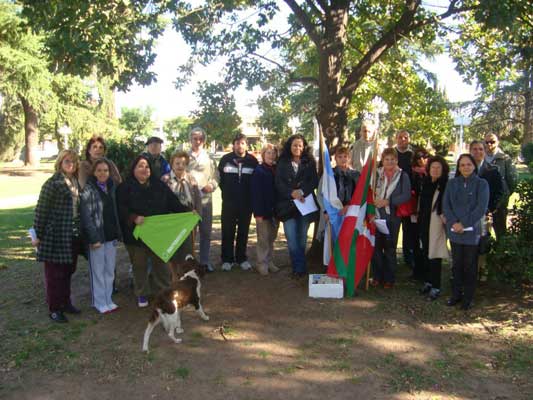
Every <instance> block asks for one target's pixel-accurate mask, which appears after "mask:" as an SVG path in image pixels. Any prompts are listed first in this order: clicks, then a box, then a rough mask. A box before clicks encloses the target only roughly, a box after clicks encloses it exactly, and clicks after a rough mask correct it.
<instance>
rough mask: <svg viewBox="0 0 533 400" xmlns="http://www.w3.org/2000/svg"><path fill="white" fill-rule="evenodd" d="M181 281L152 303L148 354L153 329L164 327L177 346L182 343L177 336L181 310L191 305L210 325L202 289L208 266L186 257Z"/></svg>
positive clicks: (145, 342) (145, 344) (145, 347)
mask: <svg viewBox="0 0 533 400" xmlns="http://www.w3.org/2000/svg"><path fill="white" fill-rule="evenodd" d="M179 268H180V272H182V273H183V275H182V276H181V278H179V279H178V280H176V281H174V282H172V284H171V286H170V288H168V289H164V290H162V291H161V292H159V293H158V294H157V296H156V297H155V300H154V303H153V311H152V315H151V316H150V319H149V321H148V326H147V327H146V330H145V331H144V339H143V347H142V349H143V351H145V352H148V342H149V340H150V335H151V334H152V331H153V330H154V328H155V327H156V326H157V325H159V323H161V322H162V323H163V327H164V328H165V331H166V332H167V334H168V336H169V337H170V339H171V340H172V341H173V342H174V343H181V339H180V338H177V337H176V334H180V333H183V332H184V331H183V329H182V327H181V318H180V313H179V310H180V309H182V308H184V307H186V306H188V305H192V306H194V308H195V309H196V312H197V313H198V315H199V316H200V318H202V319H203V320H204V321H209V317H208V316H207V315H206V313H205V312H204V310H203V308H202V304H201V303H200V299H201V292H200V289H201V287H202V284H201V281H200V278H201V277H203V276H204V275H205V271H206V266H205V265H200V264H199V263H198V261H196V260H195V259H194V258H193V257H192V256H190V255H189V256H187V257H186V258H185V262H183V263H180V266H179Z"/></svg>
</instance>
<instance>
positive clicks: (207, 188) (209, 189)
mask: <svg viewBox="0 0 533 400" xmlns="http://www.w3.org/2000/svg"><path fill="white" fill-rule="evenodd" d="M202 192H204V193H211V192H213V186H212V185H211V184H210V183H208V184H207V185H205V186H204V187H203V188H202Z"/></svg>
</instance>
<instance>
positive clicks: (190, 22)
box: [174, 0, 476, 142]
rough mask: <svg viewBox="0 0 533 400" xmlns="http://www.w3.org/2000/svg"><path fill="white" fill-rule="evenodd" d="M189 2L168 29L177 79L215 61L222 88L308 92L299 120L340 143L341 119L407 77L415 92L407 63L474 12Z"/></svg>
mask: <svg viewBox="0 0 533 400" xmlns="http://www.w3.org/2000/svg"><path fill="white" fill-rule="evenodd" d="M191 3H192V2H186V1H179V2H176V4H177V5H176V9H177V14H178V16H177V17H176V18H175V20H174V24H175V26H176V28H177V29H178V30H179V31H180V32H181V33H182V35H183V37H184V38H185V40H186V42H187V43H188V44H189V45H190V46H191V48H192V54H191V59H190V60H189V62H187V63H186V64H184V66H183V67H182V69H181V71H180V72H181V73H182V74H183V76H186V74H187V73H191V72H192V71H193V69H192V65H193V63H194V62H195V61H196V62H200V63H204V64H205V63H209V62H211V61H213V60H214V59H216V58H217V57H223V58H224V59H225V60H226V67H225V71H224V72H225V75H226V77H225V79H226V83H227V84H228V85H231V86H237V85H238V84H240V83H241V82H245V83H246V85H247V86H248V87H253V86H256V85H259V86H261V87H262V88H271V87H273V86H278V87H279V86H280V84H281V85H282V86H284V87H285V88H286V90H288V91H289V92H288V93H290V94H294V93H295V92H300V91H304V90H306V89H307V87H308V86H309V85H310V86H313V87H314V88H315V90H316V99H315V102H314V103H315V104H314V106H313V108H312V109H311V110H309V109H308V112H312V113H314V114H316V115H317V117H318V119H319V122H320V123H321V125H322V128H323V129H324V131H327V132H333V136H334V137H335V138H336V140H338V141H340V142H342V141H343V140H345V138H346V128H347V126H348V119H349V117H350V116H351V117H353V115H354V114H359V113H361V112H362V111H364V110H365V108H366V107H367V106H368V105H369V103H370V101H371V100H372V99H373V98H374V97H375V96H378V95H379V96H380V97H382V98H384V99H386V96H385V95H387V94H391V93H398V92H400V91H390V88H389V85H390V84H391V83H396V84H397V85H398V86H400V85H402V84H403V83H404V82H403V81H404V80H407V79H404V77H405V78H408V77H409V78H411V80H412V84H413V85H414V86H413V87H415V88H416V87H418V88H420V85H417V84H416V83H415V80H416V79H413V78H414V77H413V75H412V74H413V72H418V71H416V69H417V68H418V66H417V65H415V63H413V59H414V58H413V56H415V55H419V54H421V53H427V54H431V53H434V52H435V51H437V50H438V47H437V46H435V45H434V44H435V39H436V38H437V36H438V35H439V34H441V33H442V29H441V22H442V21H443V20H445V19H446V18H448V17H450V16H453V15H456V14H459V13H461V12H463V11H464V10H466V9H470V8H471V7H473V6H474V5H475V4H476V2H475V1H468V0H465V1H461V2H459V1H450V2H449V3H448V6H447V7H445V8H444V9H436V8H430V7H422V6H421V2H420V1H417V0H406V1H400V0H396V1H384V0H365V1H348V0H345V1H312V0H311V1H305V2H296V1H294V0H285V1H284V3H282V2H275V1H269V0H262V1H253V2H252V1H224V2H222V3H221V2H218V1H206V2H204V3H202V4H201V5H198V6H197V7H194V6H193V5H191ZM287 10H289V12H287ZM283 14H285V15H288V18H287V19H286V20H282V16H281V15H283ZM393 49H397V50H398V51H392V50H393ZM406 59H407V62H405V60H406ZM415 59H416V57H415ZM409 68H411V69H412V71H408V69H409ZM394 76H396V79H395V80H394ZM398 78H399V79H398ZM428 88H429V89H431V87H430V86H429V87H428ZM376 89H377V90H376ZM379 89H381V93H379ZM282 92H283V91H281V93H282ZM278 93H280V91H278ZM422 97H423V96H422ZM386 101H387V100H386ZM403 101H404V103H409V98H408V97H407V96H405V95H404V96H403ZM397 102H398V101H396V103H397ZM280 103H281V104H284V103H285V99H283V100H281V102H280ZM351 104H354V105H355V107H354V109H352V110H350V105H351ZM414 107H416V105H414ZM414 107H413V108H414ZM389 109H390V108H389ZM414 112H415V111H414V110H413V113H414ZM334 137H328V138H327V139H328V141H330V140H333V139H334Z"/></svg>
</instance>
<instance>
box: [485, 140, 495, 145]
mask: <svg viewBox="0 0 533 400" xmlns="http://www.w3.org/2000/svg"><path fill="white" fill-rule="evenodd" d="M485 143H486V144H494V143H496V141H494V140H485Z"/></svg>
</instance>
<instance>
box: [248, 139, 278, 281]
mask: <svg viewBox="0 0 533 400" xmlns="http://www.w3.org/2000/svg"><path fill="white" fill-rule="evenodd" d="M277 158H278V149H277V148H276V147H275V146H274V145H273V144H270V143H267V144H266V145H264V146H263V148H262V149H261V160H262V162H261V164H259V165H258V166H257V167H256V168H255V170H254V173H253V175H252V183H251V190H252V211H253V213H254V217H255V227H256V231H257V246H256V250H257V265H256V268H257V272H259V273H260V274H261V275H268V272H269V271H270V272H278V271H279V268H278V267H276V266H275V265H274V242H275V241H276V237H277V236H278V229H279V221H278V220H277V219H276V218H275V216H274V208H275V205H276V187H275V186H274V176H275V175H276V166H275V164H276V160H277Z"/></svg>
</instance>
